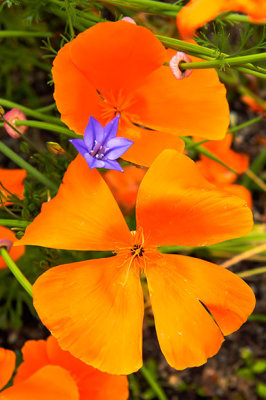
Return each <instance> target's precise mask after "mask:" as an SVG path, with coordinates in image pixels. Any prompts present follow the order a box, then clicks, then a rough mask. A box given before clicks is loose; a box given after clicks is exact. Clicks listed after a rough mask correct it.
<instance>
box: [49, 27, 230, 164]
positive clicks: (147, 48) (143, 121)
mask: <svg viewBox="0 0 266 400" xmlns="http://www.w3.org/2000/svg"><path fill="white" fill-rule="evenodd" d="M168 58H169V57H168V53H167V51H166V50H165V48H164V47H163V45H162V44H161V43H160V41H159V40H158V39H157V38H156V37H155V35H154V34H153V33H152V32H150V31H149V30H148V29H146V28H144V27H141V26H137V25H135V24H132V23H129V22H126V21H118V22H104V23H99V24H97V25H95V26H93V27H92V28H90V29H87V30H86V31H85V32H83V33H80V34H79V35H78V36H77V37H76V38H75V39H74V40H72V41H71V42H70V43H67V44H66V45H65V46H64V47H63V48H62V49H61V50H60V51H59V52H58V55H57V57H56V58H55V60H54V65H53V69H52V73H53V80H54V84H55V92H54V98H55V101H56V104H57V107H58V110H59V111H60V113H61V118H62V120H63V121H64V122H65V123H66V124H67V125H68V127H69V128H70V129H73V130H74V131H75V132H76V133H78V134H82V135H83V133H84V130H85V128H86V126H87V124H88V121H89V117H90V116H93V117H94V118H96V119H97V120H98V121H99V122H100V123H101V124H102V125H103V126H104V125H106V123H107V122H109V121H110V120H111V119H113V118H114V117H115V116H116V115H118V114H120V123H119V130H118V136H123V137H126V138H128V139H130V140H132V141H133V142H134V145H133V146H131V148H130V149H129V150H128V151H127V152H126V153H125V154H124V155H123V158H124V159H126V160H129V161H131V162H133V163H135V164H140V165H144V166H149V165H150V164H151V163H152V161H153V160H154V159H155V158H156V156H157V155H158V154H159V153H160V152H161V151H162V150H163V149H166V148H175V149H177V150H180V151H182V150H183V149H184V143H183V141H182V140H181V139H180V138H179V137H178V136H179V135H192V134H193V135H198V136H204V137H205V138H208V139H221V138H222V137H224V134H225V131H226V129H227V127H228V123H229V109H228V104H227V100H226V93H225V88H224V85H223V84H221V83H220V81H219V78H218V75H217V73H216V71H215V70H213V69H208V70H205V69H202V70H195V71H193V73H192V74H191V75H190V77H189V78H186V79H183V80H182V81H180V80H176V78H175V77H174V75H173V74H172V73H171V70H170V68H169V66H166V65H164V63H165V62H166V61H169V59H168ZM192 59H193V57H192ZM144 128H148V129H144Z"/></svg>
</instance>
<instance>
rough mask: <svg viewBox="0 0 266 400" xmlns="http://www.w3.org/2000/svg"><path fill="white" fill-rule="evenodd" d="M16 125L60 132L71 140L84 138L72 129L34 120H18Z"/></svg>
mask: <svg viewBox="0 0 266 400" xmlns="http://www.w3.org/2000/svg"><path fill="white" fill-rule="evenodd" d="M15 125H17V126H21V125H22V126H31V127H32V128H39V129H44V130H46V131H51V132H58V133H62V134H63V135H66V136H69V137H70V138H82V136H81V135H77V134H76V133H75V132H73V131H71V130H70V129H67V128H64V127H63V126H58V125H53V124H49V123H47V122H41V121H32V120H27V121H23V120H17V121H15Z"/></svg>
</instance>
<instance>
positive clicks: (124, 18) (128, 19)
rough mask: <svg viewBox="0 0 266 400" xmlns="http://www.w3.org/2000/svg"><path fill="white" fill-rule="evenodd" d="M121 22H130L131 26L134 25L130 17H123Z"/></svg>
mask: <svg viewBox="0 0 266 400" xmlns="http://www.w3.org/2000/svg"><path fill="white" fill-rule="evenodd" d="M122 21H126V22H130V23H131V24H135V25H136V22H135V21H134V19H133V18H131V17H123V18H122Z"/></svg>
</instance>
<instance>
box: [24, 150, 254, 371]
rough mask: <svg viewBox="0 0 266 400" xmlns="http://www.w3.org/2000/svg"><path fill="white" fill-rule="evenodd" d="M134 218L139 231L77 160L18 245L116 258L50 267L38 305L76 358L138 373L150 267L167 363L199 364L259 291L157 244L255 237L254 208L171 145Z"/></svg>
mask: <svg viewBox="0 0 266 400" xmlns="http://www.w3.org/2000/svg"><path fill="white" fill-rule="evenodd" d="M77 199H79V203H78V205H77ZM136 219H137V230H136V231H134V232H130V231H129V229H128V226H127V224H126V222H125V220H124V219H123V216H122V214H121V211H120V209H119V207H118V205H117V203H116V202H115V200H114V198H113V196H112V194H111V192H110V190H109V189H108V186H107V185H106V183H105V182H104V180H103V179H102V177H101V175H100V174H99V173H98V171H96V170H90V169H89V168H88V166H87V164H86V161H85V160H84V159H83V158H82V157H81V156H78V157H77V158H76V159H75V160H74V161H73V162H72V163H71V164H70V166H69V168H68V170H67V172H66V174H65V176H64V179H63V184H62V185H61V186H60V188H59V191H58V194H57V195H56V197H55V198H54V199H52V200H51V201H49V202H48V203H46V204H44V205H43V207H42V211H41V213H40V214H39V216H37V217H36V219H35V220H34V221H33V223H32V224H31V225H29V227H28V228H27V229H26V232H25V236H24V237H23V238H22V240H20V243H21V244H23V245H24V244H30V245H37V246H47V247H51V248H60V249H76V250H92V249H93V250H112V251H114V252H115V253H116V255H115V256H113V257H109V258H103V259H93V260H89V261H82V262H77V263H73V264H67V265H60V266H57V267H55V268H52V269H50V270H48V271H47V272H45V273H44V274H43V275H42V276H41V277H39V278H38V279H37V281H36V282H35V284H34V286H33V298H34V305H35V308H36V310H37V312H38V314H39V316H40V318H41V320H42V321H43V323H44V324H45V325H46V326H47V327H48V329H49V330H50V331H51V332H52V333H53V335H54V336H55V337H56V338H57V339H58V342H59V344H60V346H62V348H64V349H67V350H68V351H70V352H71V353H72V354H73V355H74V356H75V357H77V358H79V359H81V360H82V361H84V362H85V363H88V364H91V365H93V366H94V367H96V368H98V369H100V370H102V371H106V372H110V373H114V374H128V373H131V372H133V371H136V370H138V369H139V368H140V367H141V365H142V323H143V311H144V310H143V309H144V307H143V294H142V290H141V284H140V279H139V273H140V271H144V272H145V274H146V277H147V281H148V286H149V291H150V297H151V303H152V307H153V312H154V316H155V325H156V330H157V335H158V339H159V342H160V346H161V349H162V351H163V353H164V355H165V357H166V359H167V361H168V362H169V364H170V365H171V366H173V367H174V368H176V369H183V368H187V367H191V366H198V365H201V364H203V363H204V362H206V360H207V358H208V357H211V356H213V355H214V354H216V352H217V351H218V350H219V348H220V346H221V344H222V342H223V340H224V337H223V334H224V335H228V334H230V333H232V332H233V331H235V330H236V329H238V328H239V327H240V326H241V324H242V323H243V322H244V321H245V320H246V318H247V316H248V315H249V314H250V313H251V312H252V310H253V307H254V304H255V299H254V295H253V292H252V291H251V289H250V288H249V287H248V286H247V285H246V283H245V282H243V281H242V280H241V279H240V278H239V277H238V276H236V275H234V274H233V273H231V272H230V271H228V270H225V269H224V268H222V267H220V266H216V265H215V264H211V263H209V262H206V261H202V260H198V259H195V258H191V257H185V256H180V255H166V254H162V253H160V252H159V251H158V249H157V248H158V247H159V246H164V245H174V244H178V245H181V246H202V245H209V244H213V243H217V242H221V241H224V240H227V239H231V238H233V237H236V236H241V235H244V234H247V233H248V232H249V231H250V230H251V228H252V225H253V222H252V214H251V211H250V210H249V208H248V207H247V206H246V203H245V202H244V201H243V200H241V199H239V198H238V197H234V196H228V195H226V194H225V193H223V192H220V191H218V190H216V188H215V187H214V186H213V185H211V184H210V183H209V182H207V181H206V180H205V179H204V178H203V177H202V176H201V175H200V173H199V172H198V169H197V167H196V165H195V163H194V162H193V161H192V160H191V159H189V158H188V157H186V156H184V155H183V154H180V153H178V152H176V151H175V150H165V151H163V152H162V153H161V155H160V156H158V158H157V159H156V160H155V161H154V163H153V165H152V166H151V168H150V169H149V170H148V172H147V173H146V175H145V176H144V178H143V180H142V182H141V184H140V187H139V191H138V196H137V202H136ZM18 244H19V243H18ZM203 304H204V306H205V307H206V308H205V307H204V306H203ZM206 309H208V310H209V312H210V313H211V314H212V316H213V318H212V316H211V315H210V314H209V313H208V311H206ZM214 319H215V321H216V322H215V321H214Z"/></svg>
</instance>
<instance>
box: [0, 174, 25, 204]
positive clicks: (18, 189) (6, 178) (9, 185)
mask: <svg viewBox="0 0 266 400" xmlns="http://www.w3.org/2000/svg"><path fill="white" fill-rule="evenodd" d="M26 175H27V172H26V171H25V170H24V169H2V168H0V182H1V184H2V185H3V186H4V188H6V189H7V190H8V191H6V190H5V189H4V188H3V187H2V186H0V193H1V192H3V194H4V197H7V196H10V193H12V194H15V195H16V196H17V197H19V198H20V199H23V191H24V186H23V181H24V179H25V178H26ZM9 192H10V193H9ZM4 204H5V205H8V204H11V203H10V202H8V201H5V202H4ZM0 207H1V203H0Z"/></svg>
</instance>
